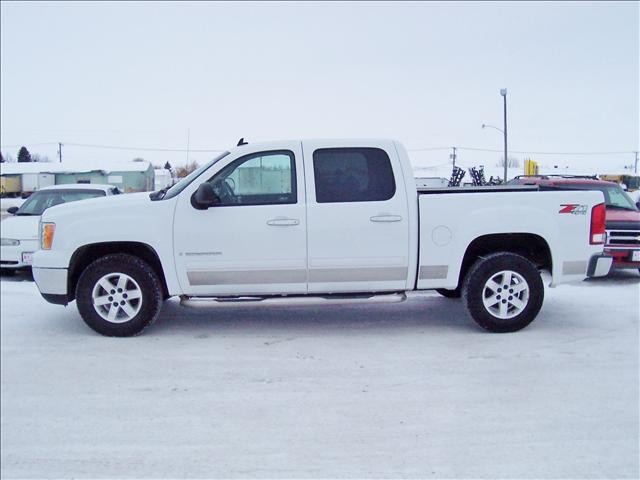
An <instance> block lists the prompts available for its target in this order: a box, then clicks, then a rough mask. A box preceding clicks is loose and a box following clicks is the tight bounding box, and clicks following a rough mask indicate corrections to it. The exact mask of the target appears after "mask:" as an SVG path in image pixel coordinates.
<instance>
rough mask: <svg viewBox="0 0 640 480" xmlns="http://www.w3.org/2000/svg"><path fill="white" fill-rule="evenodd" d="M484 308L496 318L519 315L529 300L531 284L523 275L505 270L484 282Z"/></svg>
mask: <svg viewBox="0 0 640 480" xmlns="http://www.w3.org/2000/svg"><path fill="white" fill-rule="evenodd" d="M482 302H483V303H484V308H486V309H487V311H488V312H489V313H490V314H491V315H493V316H494V317H496V318H499V319H503V320H507V319H509V318H513V317H515V316H517V315H519V314H520V313H521V312H522V311H523V310H524V309H525V307H526V306H527V303H528V302H529V284H528V283H527V281H526V280H525V279H524V277H522V275H520V274H518V273H516V272H513V271H511V270H503V271H501V272H498V273H496V274H495V275H493V276H492V277H491V278H490V279H489V280H487V283H485V284H484V290H483V292H482Z"/></svg>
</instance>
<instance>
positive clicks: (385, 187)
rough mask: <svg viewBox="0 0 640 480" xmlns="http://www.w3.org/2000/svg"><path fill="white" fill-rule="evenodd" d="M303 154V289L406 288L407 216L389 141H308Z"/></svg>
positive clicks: (401, 181) (400, 177) (398, 167)
mask: <svg viewBox="0 0 640 480" xmlns="http://www.w3.org/2000/svg"><path fill="white" fill-rule="evenodd" d="M303 156H304V166H305V185H306V194H307V198H306V200H307V230H308V231H307V238H308V241H307V244H308V291H309V293H334V292H372V291H400V290H405V288H406V283H407V277H408V275H409V226H410V225H409V222H410V219H409V213H408V203H407V196H406V186H405V184H404V177H403V175H402V169H401V165H400V160H399V158H398V154H397V152H396V149H395V148H394V145H393V143H392V142H390V141H389V142H386V141H379V142H378V141H373V142H371V141H366V142H364V141H362V142H352V141H349V142H344V141H343V142H341V141H307V142H303ZM412 187H413V186H412Z"/></svg>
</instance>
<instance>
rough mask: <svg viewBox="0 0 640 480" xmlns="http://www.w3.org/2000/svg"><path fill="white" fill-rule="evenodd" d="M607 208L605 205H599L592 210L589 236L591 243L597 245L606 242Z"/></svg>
mask: <svg viewBox="0 0 640 480" xmlns="http://www.w3.org/2000/svg"><path fill="white" fill-rule="evenodd" d="M606 212H607V210H606V208H605V206H604V203H599V204H598V205H596V206H595V207H593V208H592V209H591V232H590V234H589V243H590V244H591V245H597V244H601V243H604V241H605V231H604V227H605V216H606Z"/></svg>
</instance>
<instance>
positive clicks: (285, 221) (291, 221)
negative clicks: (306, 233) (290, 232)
mask: <svg viewBox="0 0 640 480" xmlns="http://www.w3.org/2000/svg"><path fill="white" fill-rule="evenodd" d="M299 224H300V220H298V219H297V218H284V217H279V218H272V219H271V220H267V225H271V226H272V227H292V226H294V225H299Z"/></svg>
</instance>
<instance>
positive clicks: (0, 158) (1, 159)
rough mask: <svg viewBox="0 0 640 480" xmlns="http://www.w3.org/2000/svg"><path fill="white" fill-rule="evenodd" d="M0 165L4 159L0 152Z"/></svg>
mask: <svg viewBox="0 0 640 480" xmlns="http://www.w3.org/2000/svg"><path fill="white" fill-rule="evenodd" d="M0 163H4V157H3V156H2V152H0Z"/></svg>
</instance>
